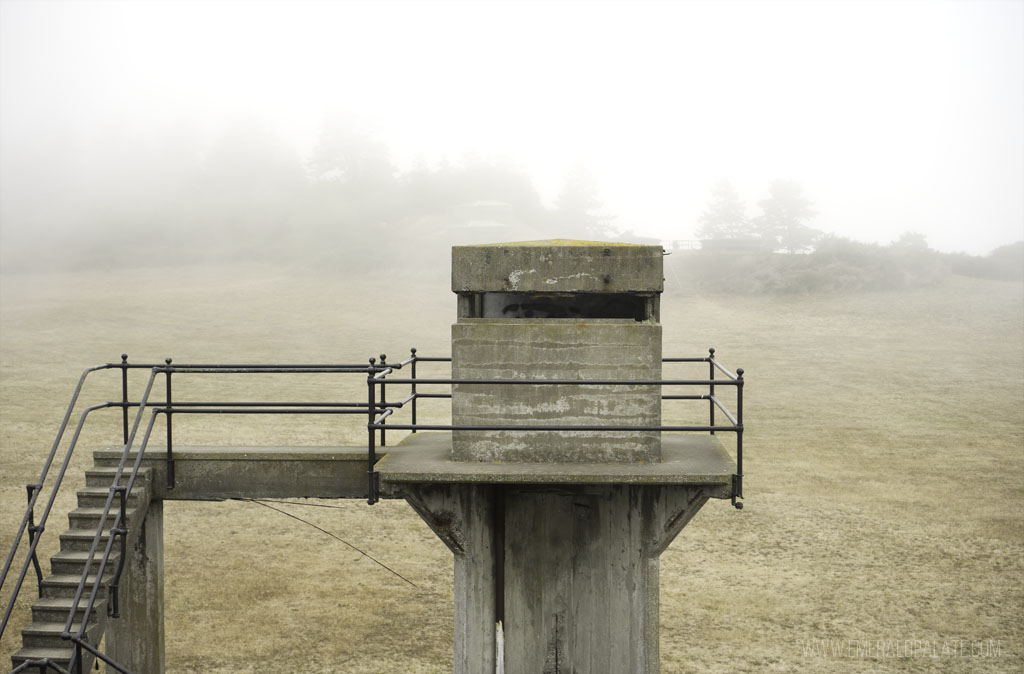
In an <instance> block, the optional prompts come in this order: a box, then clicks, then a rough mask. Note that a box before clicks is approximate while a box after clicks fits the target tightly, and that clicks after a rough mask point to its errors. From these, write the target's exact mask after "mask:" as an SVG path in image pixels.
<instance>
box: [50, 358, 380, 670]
mask: <svg viewBox="0 0 1024 674" xmlns="http://www.w3.org/2000/svg"><path fill="white" fill-rule="evenodd" d="M370 367H371V369H372V370H376V369H377V368H375V367H374V366H373V364H372V363H371V366H370ZM365 371H366V366H362V365H360V366H358V368H356V367H355V366H351V365H345V366H319V365H318V366H275V365H260V366H248V365H224V366H217V365H201V366H192V365H172V364H171V361H170V359H168V360H167V361H166V362H165V365H163V366H152V367H151V369H150V377H149V381H148V382H147V384H146V389H145V392H144V394H143V396H142V398H141V399H140V401H139V402H138V403H129V402H123V403H119V404H121V405H123V406H124V408H125V409H127V407H128V406H136V407H138V410H137V412H136V415H135V420H134V422H133V424H132V429H131V432H130V433H129V435H128V438H127V439H126V442H125V447H124V450H123V451H122V454H121V460H120V462H119V463H118V467H117V471H116V473H115V475H114V479H113V483H112V484H113V486H112V487H111V490H110V494H109V495H108V496H107V501H106V503H105V505H104V509H103V513H102V514H101V515H100V518H99V523H98V525H97V529H96V533H95V534H94V536H93V542H92V544H91V545H90V549H89V554H88V555H87V558H86V562H85V565H84V567H83V569H82V576H81V578H80V579H79V583H78V587H77V588H76V590H75V596H74V598H73V600H72V602H71V607H70V610H69V611H68V618H67V620H66V622H65V624H64V632H63V634H62V635H61V636H62V638H65V639H68V640H70V641H72V643H74V644H75V651H74V654H73V656H72V660H71V663H70V665H69V669H70V668H71V667H73V666H74V664H75V663H76V662H78V663H80V662H81V657H82V655H81V650H82V649H83V648H84V649H85V650H88V651H89V652H91V653H93V654H94V655H96V656H97V657H100V658H101V659H103V660H104V661H105V662H107V663H108V664H111V665H113V666H114V667H115V668H116V669H118V671H120V672H123V673H124V674H131V672H129V671H128V670H125V669H123V668H122V667H120V666H119V665H117V664H116V663H113V661H111V660H109V658H107V657H106V656H103V655H102V654H101V653H99V651H97V650H96V649H94V648H92V647H91V646H89V644H88V643H87V642H86V641H85V632H86V630H87V628H88V624H89V619H90V617H91V616H92V611H93V608H94V607H95V603H96V600H97V598H98V595H99V589H100V586H101V583H102V581H103V575H104V573H105V571H106V566H107V563H108V562H109V560H110V555H111V552H112V550H113V546H114V540H115V538H116V537H117V536H116V535H115V532H117V533H119V534H120V536H121V541H122V546H123V544H124V536H125V535H126V533H127V532H126V530H125V529H124V528H123V527H124V517H125V506H124V504H125V502H126V501H127V499H128V498H129V497H130V496H131V491H132V488H133V487H134V486H135V482H136V479H137V477H138V472H139V468H140V467H141V466H142V460H143V458H144V456H145V452H146V448H147V447H148V445H149V441H150V438H151V437H152V432H153V428H154V426H155V422H156V418H157V416H158V415H159V414H164V415H165V416H166V417H167V422H168V423H167V427H168V434H167V440H168V443H167V460H168V482H169V486H170V487H173V463H172V461H173V459H172V455H171V447H172V442H171V440H172V437H171V431H170V428H171V424H170V418H171V415H172V414H174V413H178V414H181V413H185V414H203V413H217V414H362V413H364V412H365V409H364V408H360V407H357V404H356V403H328V404H323V405H321V404H319V403H314V405H315V406H316V407H315V408H313V409H305V408H300V407H295V405H296V403H289V402H284V403H271V405H280V406H270V407H268V406H266V405H265V404H264V403H261V402H259V401H250V402H237V401H232V402H227V403H223V407H219V408H218V407H215V406H216V405H222V403H205V402H204V403H201V404H202V405H203V407H191V406H189V405H188V404H184V405H182V404H180V403H174V402H172V399H171V395H170V394H171V387H170V383H169V381H170V375H171V374H172V373H174V372H183V373H204V374H209V373H224V372H230V373H234V374H244V373H259V374H267V373H304V374H310V373H317V374H319V373H363V372H365ZM158 374H165V375H166V376H167V378H168V384H167V397H166V400H164V401H162V402H157V403H150V402H149V396H150V393H151V392H152V388H153V383H154V381H155V378H156V376H157V375H158ZM147 405H148V406H150V407H151V408H152V409H151V412H150V419H149V423H148V424H147V426H146V430H145V432H144V434H143V438H142V442H141V444H140V445H139V451H138V452H137V455H136V457H135V462H134V464H133V466H132V470H131V474H130V476H129V478H128V483H127V485H126V486H125V487H120V486H119V483H120V481H121V478H122V476H123V474H124V469H125V466H126V464H127V462H128V459H129V457H130V455H131V452H132V446H133V445H134V442H135V437H136V434H137V431H138V428H139V424H140V422H141V419H142V416H143V413H144V412H145V410H146V407H147ZM115 491H117V492H118V493H119V498H120V500H121V508H120V511H119V512H118V514H117V515H116V516H115V518H114V522H113V525H112V526H111V528H110V532H111V533H110V535H109V536H108V537H107V544H106V547H105V549H104V551H103V556H102V557H101V558H100V560H99V566H98V568H97V569H96V574H95V577H94V579H93V583H92V586H91V591H90V593H89V598H88V601H87V603H86V605H85V611H84V613H83V615H82V619H81V624H80V626H79V629H78V632H77V633H72V632H71V627H72V625H73V623H74V618H75V614H76V612H77V610H78V606H79V604H80V603H81V600H82V596H83V594H84V592H85V589H86V585H87V584H88V577H89V575H90V574H89V571H90V569H91V567H92V564H93V561H94V560H95V557H96V551H97V547H98V545H99V541H100V538H101V537H102V535H103V530H104V528H105V527H104V524H105V523H106V521H107V518H108V517H109V515H110V508H111V506H112V503H113V498H114V494H115ZM119 575H120V569H119V571H118V577H119ZM118 577H115V579H114V583H113V584H112V585H113V586H115V587H116V584H117V582H118V580H119V578H118ZM112 597H113V595H112ZM115 610H116V609H115Z"/></svg>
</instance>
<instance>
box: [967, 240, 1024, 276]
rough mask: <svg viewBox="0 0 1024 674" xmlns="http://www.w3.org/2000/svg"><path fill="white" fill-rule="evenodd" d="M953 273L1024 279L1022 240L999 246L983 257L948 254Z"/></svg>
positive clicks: (1023, 245)
mask: <svg viewBox="0 0 1024 674" xmlns="http://www.w3.org/2000/svg"><path fill="white" fill-rule="evenodd" d="M948 257H949V264H950V268H951V269H952V271H953V273H954V274H961V275H963V276H973V277H975V278H986V279H995V280H999V281H1024V241H1018V242H1016V243H1011V244H1008V245H1005V246H1000V247H999V248H996V249H995V250H994V251H992V252H991V253H989V254H988V255H986V256H984V257H978V256H974V255H967V254H965V253H954V254H952V255H949V256H948Z"/></svg>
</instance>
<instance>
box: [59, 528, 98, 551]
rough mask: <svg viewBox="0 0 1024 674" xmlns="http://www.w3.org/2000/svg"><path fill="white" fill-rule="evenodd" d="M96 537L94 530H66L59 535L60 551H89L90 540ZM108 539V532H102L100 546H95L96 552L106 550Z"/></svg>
mask: <svg viewBox="0 0 1024 674" xmlns="http://www.w3.org/2000/svg"><path fill="white" fill-rule="evenodd" d="M95 536H96V529H68V530H67V531H65V532H64V533H62V534H61V535H60V549H61V550H68V551H74V550H86V551H88V550H89V547H90V546H91V545H92V539H93V537H95ZM108 538H110V532H109V531H107V530H104V531H103V533H101V534H100V544H99V546H97V548H96V551H97V552H102V550H104V549H105V548H106V545H107V539H108Z"/></svg>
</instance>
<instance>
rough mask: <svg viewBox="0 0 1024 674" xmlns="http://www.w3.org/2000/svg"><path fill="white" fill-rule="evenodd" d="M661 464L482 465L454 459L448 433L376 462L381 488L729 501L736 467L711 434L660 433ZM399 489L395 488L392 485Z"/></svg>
mask: <svg viewBox="0 0 1024 674" xmlns="http://www.w3.org/2000/svg"><path fill="white" fill-rule="evenodd" d="M661 452H662V461H661V462H660V463H629V464H623V463H614V464H598V463H518V462H517V463H500V462H494V463H484V462H476V461H453V460H452V458H451V456H452V434H451V433H446V432H430V433H413V434H411V435H409V436H407V437H406V438H405V439H404V440H402V441H401V442H400V443H399V444H398V445H395V446H391V447H388V448H387V456H385V457H383V458H382V459H381V460H379V461H378V462H377V465H376V469H377V471H378V472H379V473H380V479H381V484H382V485H384V484H388V483H451V482H455V483H487V484H634V485H701V486H707V487H719V488H717V489H713V490H712V492H711V496H712V497H713V498H730V497H731V495H732V476H733V473H735V472H736V463H735V462H734V461H733V460H732V458H731V457H730V456H729V455H728V453H726V451H725V448H724V447H723V446H722V443H721V441H720V440H719V439H718V438H717V437H715V436H713V435H693V434H669V433H666V434H663V436H662V447H661ZM396 486H397V485H396Z"/></svg>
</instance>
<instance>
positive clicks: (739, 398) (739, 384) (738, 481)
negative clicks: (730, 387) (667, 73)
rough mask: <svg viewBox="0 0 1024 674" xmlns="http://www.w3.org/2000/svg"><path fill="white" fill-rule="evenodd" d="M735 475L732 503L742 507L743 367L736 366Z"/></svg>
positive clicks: (738, 507) (740, 508)
mask: <svg viewBox="0 0 1024 674" xmlns="http://www.w3.org/2000/svg"><path fill="white" fill-rule="evenodd" d="M736 422H737V423H736V476H735V478H734V483H733V494H732V504H733V505H734V506H736V508H737V509H739V510H742V509H743V503H741V502H738V501H737V500H736V499H737V498H740V499H742V498H743V368H742V367H739V368H736Z"/></svg>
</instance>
